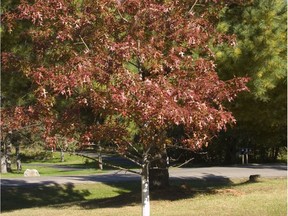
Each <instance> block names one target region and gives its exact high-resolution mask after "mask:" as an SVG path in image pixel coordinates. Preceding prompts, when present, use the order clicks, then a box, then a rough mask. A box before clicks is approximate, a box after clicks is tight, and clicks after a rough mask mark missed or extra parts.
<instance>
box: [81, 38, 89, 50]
mask: <svg viewBox="0 0 288 216" xmlns="http://www.w3.org/2000/svg"><path fill="white" fill-rule="evenodd" d="M79 37H80V39H81V41H82V43H83V44H84V46H85V47H86V50H87V52H90V49H89V47H88V46H87V44H86V43H85V41H84V40H83V38H82V37H81V35H80V36H79Z"/></svg>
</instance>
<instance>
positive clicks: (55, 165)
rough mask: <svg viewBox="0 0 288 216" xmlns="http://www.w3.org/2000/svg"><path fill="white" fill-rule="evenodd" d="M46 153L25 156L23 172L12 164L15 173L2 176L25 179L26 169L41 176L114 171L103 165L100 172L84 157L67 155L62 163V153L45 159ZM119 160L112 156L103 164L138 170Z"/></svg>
mask: <svg viewBox="0 0 288 216" xmlns="http://www.w3.org/2000/svg"><path fill="white" fill-rule="evenodd" d="M42 153H43V154H42ZM45 153H46V154H47V152H41V153H39V154H37V155H34V157H32V156H26V155H23V156H22V157H23V159H22V171H20V172H17V170H16V164H15V163H12V171H13V172H12V173H5V174H1V177H3V178H5V177H6V178H17V177H23V175H24V172H25V170H26V169H37V170H38V171H39V173H40V175H41V176H65V175H93V174H97V173H103V172H107V170H111V169H113V168H111V167H108V166H106V165H103V168H104V169H103V170H100V169H99V164H98V162H97V161H94V160H92V159H87V158H85V157H82V156H77V155H73V154H69V153H65V161H64V162H60V152H54V153H53V154H51V152H48V153H49V154H48V156H49V157H47V158H46V157H45V155H46V154H45ZM113 158H114V160H113ZM117 159H119V157H113V156H110V157H109V161H108V159H106V158H104V157H103V162H106V163H110V164H114V165H117V166H122V167H124V168H130V169H133V168H137V167H136V166H134V165H133V164H131V162H128V164H127V163H125V161H119V160H117ZM121 163H124V164H121ZM129 163H130V164H129Z"/></svg>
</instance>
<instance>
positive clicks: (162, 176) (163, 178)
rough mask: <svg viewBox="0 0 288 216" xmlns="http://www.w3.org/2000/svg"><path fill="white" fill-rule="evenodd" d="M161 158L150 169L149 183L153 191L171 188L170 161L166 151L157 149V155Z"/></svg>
mask: <svg viewBox="0 0 288 216" xmlns="http://www.w3.org/2000/svg"><path fill="white" fill-rule="evenodd" d="M156 154H157V155H158V156H159V157H160V158H159V159H158V160H155V161H153V162H152V163H151V167H150V169H149V183H150V189H151V190H155V189H156V190H157V189H163V188H167V187H169V171H168V166H169V160H168V157H167V152H166V150H165V149H161V150H159V149H157V150H156V152H155V155H156Z"/></svg>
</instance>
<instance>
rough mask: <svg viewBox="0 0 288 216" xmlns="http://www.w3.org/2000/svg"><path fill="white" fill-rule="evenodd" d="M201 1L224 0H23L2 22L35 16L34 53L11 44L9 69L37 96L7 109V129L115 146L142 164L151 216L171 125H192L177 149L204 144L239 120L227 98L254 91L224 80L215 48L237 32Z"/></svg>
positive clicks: (8, 26)
mask: <svg viewBox="0 0 288 216" xmlns="http://www.w3.org/2000/svg"><path fill="white" fill-rule="evenodd" d="M218 3H219V4H218ZM198 4H206V5H208V4H209V5H210V6H211V5H212V6H213V7H215V8H217V7H218V6H219V5H221V4H223V1H219V2H218V1H194V3H193V2H192V3H191V1H164V0H163V1H156V0H147V1H140V0H124V1H111V0H99V1H92V0H91V1H90V0H83V1H68V0H45V1H44V0H35V1H33V3H31V2H30V1H27V0H23V1H21V3H20V5H19V6H18V7H17V8H15V10H13V11H8V12H6V13H5V14H4V15H3V17H2V22H3V23H5V25H4V30H5V31H7V32H10V34H12V35H13V31H14V29H15V28H17V26H18V25H23V23H26V24H27V23H28V24H27V28H26V29H24V30H23V31H22V32H21V37H23V38H25V40H27V41H29V55H25V56H21V55H18V54H17V52H13V50H2V65H3V69H4V71H3V73H6V72H7V73H8V72H9V71H10V72H11V70H14V71H15V70H17V71H18V72H19V73H21V74H23V75H24V76H25V78H26V79H28V80H29V81H30V83H31V86H30V89H29V91H31V92H33V96H34V100H32V102H31V103H30V104H29V105H27V104H26V105H25V106H15V107H3V108H2V125H3V126H2V127H3V128H4V129H7V130H17V129H18V130H19V129H20V128H21V127H25V126H27V125H29V124H32V122H33V123H35V122H41V124H42V125H43V126H44V127H45V133H44V137H45V139H46V142H47V144H50V145H53V142H54V141H55V140H56V139H55V138H53V137H55V136H59V135H61V136H63V137H66V138H67V139H68V140H72V141H73V142H74V141H75V139H76V137H75V136H76V135H77V139H78V141H79V143H81V144H85V143H91V141H93V142H106V143H109V147H110V149H112V150H113V151H114V152H117V153H119V154H121V155H123V156H124V157H126V158H129V159H131V160H132V161H134V162H135V163H137V164H139V165H140V166H141V173H140V174H141V176H142V204H143V211H142V213H143V215H149V214H150V207H149V185H148V183H149V166H150V164H151V163H153V162H154V161H157V160H159V159H160V158H161V155H160V156H159V152H161V151H163V150H165V148H167V146H169V147H171V146H173V145H176V144H175V143H174V142H173V140H172V138H171V137H169V136H168V135H167V130H168V129H169V128H171V127H173V126H174V127H177V126H179V127H181V128H183V131H184V133H183V136H182V137H181V138H180V142H177V146H178V145H181V146H182V147H185V148H189V149H192V150H197V149H201V147H202V146H203V145H207V143H208V142H209V140H210V139H211V137H213V136H214V135H215V134H216V133H217V132H219V131H220V130H223V129H225V128H226V125H227V124H231V123H235V119H234V118H233V116H232V114H231V112H229V111H228V110H226V109H225V107H224V105H223V103H224V102H226V101H232V100H233V98H235V96H236V95H237V93H238V92H241V91H243V90H247V88H246V86H245V83H246V82H247V78H234V79H232V80H229V81H225V82H224V81H221V80H220V79H219V78H218V76H217V73H216V71H215V68H216V65H215V64H214V62H213V53H212V52H211V50H210V48H209V46H213V45H214V44H219V43H224V42H231V43H233V38H229V37H226V36H225V35H221V34H219V33H217V32H216V30H215V29H214V26H213V23H211V20H212V19H213V16H214V15H215V14H213V10H212V12H211V10H205V9H204V10H203V9H201V10H200V9H199V8H200V7H198V6H199V5H198ZM200 6H201V5H200ZM212 6H211V7H212ZM211 7H210V8H211ZM197 8H198V9H197ZM208 8H209V7H208ZM5 70H6V71H5ZM14 119H17V121H15V120H14ZM132 126H133V128H134V129H133V130H131V127H132ZM135 135H136V136H137V139H136V138H135ZM179 143H180V144H179ZM68 144H69V142H68Z"/></svg>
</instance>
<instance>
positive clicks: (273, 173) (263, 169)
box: [1, 164, 287, 187]
mask: <svg viewBox="0 0 288 216" xmlns="http://www.w3.org/2000/svg"><path fill="white" fill-rule="evenodd" d="M256 174H258V175H260V176H261V177H265V178H276V177H285V178H286V177H287V165H286V164H264V165H263V164H251V165H238V166H226V167H223V166H221V167H220V166H218V167H197V168H170V169H169V175H170V178H171V179H223V178H225V179H233V178H247V179H248V178H249V176H250V175H256ZM137 180H140V176H139V175H136V174H133V173H129V172H124V171H117V170H113V171H109V172H107V173H105V174H95V175H83V176H40V177H23V178H2V177H1V186H2V187H3V186H4V187H5V186H24V185H26V186H28V185H35V184H45V185H49V184H53V183H57V184H67V183H73V184H77V183H86V184H90V183H95V182H104V183H105V182H119V181H137Z"/></svg>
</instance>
